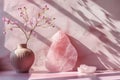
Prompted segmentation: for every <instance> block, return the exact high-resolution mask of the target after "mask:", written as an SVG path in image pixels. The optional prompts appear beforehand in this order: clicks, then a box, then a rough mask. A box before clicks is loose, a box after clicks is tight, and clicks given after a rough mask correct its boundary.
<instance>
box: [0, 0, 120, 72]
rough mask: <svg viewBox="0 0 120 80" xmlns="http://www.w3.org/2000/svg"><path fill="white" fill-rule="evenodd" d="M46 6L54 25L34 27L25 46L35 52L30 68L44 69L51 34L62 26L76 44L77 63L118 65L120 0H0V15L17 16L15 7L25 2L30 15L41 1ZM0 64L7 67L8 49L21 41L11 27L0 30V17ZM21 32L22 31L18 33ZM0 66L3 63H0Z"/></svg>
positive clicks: (119, 64) (119, 54)
mask: <svg viewBox="0 0 120 80" xmlns="http://www.w3.org/2000/svg"><path fill="white" fill-rule="evenodd" d="M46 4H47V5H48V7H49V8H50V10H49V12H48V15H49V16H53V17H56V20H55V25H56V27H55V28H52V27H48V28H40V29H36V31H35V34H36V36H33V37H32V38H31V40H30V42H29V48H30V49H32V50H33V51H34V53H35V57H36V59H35V62H34V64H33V66H32V68H31V70H34V71H46V68H45V66H44V61H45V56H46V54H47V52H48V49H49V47H50V44H51V37H52V36H53V35H54V34H55V33H56V32H57V31H58V30H63V31H65V32H66V33H67V34H68V35H69V38H70V40H71V42H72V44H73V45H74V47H75V48H76V50H77V52H78V54H79V58H78V62H77V65H76V67H77V66H79V65H80V64H87V65H93V66H96V67H97V68H98V69H119V66H120V58H119V57H120V53H119V52H120V40H119V39H120V27H119V25H120V16H119V14H120V9H119V4H120V0H0V8H1V9H0V18H2V17H3V16H7V17H9V18H11V19H13V20H17V21H19V22H20V23H21V25H22V20H21V18H20V17H19V16H18V14H17V13H18V11H17V8H18V7H22V6H26V7H27V8H28V10H29V15H31V16H34V15H35V14H36V13H37V11H39V8H40V7H41V6H44V5H46ZM0 24H1V25H0V28H1V29H0V67H1V70H4V69H8V68H11V65H10V63H9V55H10V54H11V53H10V52H11V51H13V50H14V49H15V48H16V45H17V44H19V43H23V42H24V40H25V38H24V36H23V33H22V32H21V31H20V30H18V29H15V30H13V32H11V31H8V32H7V34H6V35H4V34H3V33H2V32H3V30H4V27H5V26H6V27H7V26H8V25H5V24H4V23H3V22H2V20H0ZM21 34H22V35H21ZM2 66H3V67H2Z"/></svg>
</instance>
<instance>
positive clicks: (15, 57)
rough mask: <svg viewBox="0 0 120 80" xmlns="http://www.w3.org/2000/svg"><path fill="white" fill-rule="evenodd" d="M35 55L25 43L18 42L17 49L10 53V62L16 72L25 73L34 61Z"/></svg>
mask: <svg viewBox="0 0 120 80" xmlns="http://www.w3.org/2000/svg"><path fill="white" fill-rule="evenodd" d="M34 59H35V56H34V53H33V51H32V50H30V49H28V48H27V46H26V44H19V45H18V46H17V49H16V50H15V51H14V52H13V53H12V54H11V56H10V60H11V64H12V65H13V67H14V68H15V70H16V71H17V72H20V73H27V72H29V69H30V68H31V66H32V64H33V62H34Z"/></svg>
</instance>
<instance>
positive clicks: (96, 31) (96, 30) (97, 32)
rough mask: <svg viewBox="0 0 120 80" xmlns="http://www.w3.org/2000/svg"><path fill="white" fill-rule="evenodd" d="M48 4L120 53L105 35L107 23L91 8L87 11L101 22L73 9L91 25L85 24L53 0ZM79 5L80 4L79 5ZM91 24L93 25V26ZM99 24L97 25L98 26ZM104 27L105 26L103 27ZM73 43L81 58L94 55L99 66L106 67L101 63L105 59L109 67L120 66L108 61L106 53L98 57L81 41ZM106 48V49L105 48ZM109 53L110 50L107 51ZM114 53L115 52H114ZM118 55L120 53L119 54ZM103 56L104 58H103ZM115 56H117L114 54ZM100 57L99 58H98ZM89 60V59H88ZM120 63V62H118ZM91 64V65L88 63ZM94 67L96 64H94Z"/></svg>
mask: <svg viewBox="0 0 120 80" xmlns="http://www.w3.org/2000/svg"><path fill="white" fill-rule="evenodd" d="M45 1H46V2H47V3H48V4H50V5H51V6H53V7H54V8H55V9H57V10H58V11H60V12H61V13H62V14H64V15H65V16H67V17H69V18H70V19H71V20H72V21H74V22H75V23H77V24H78V25H80V26H83V28H84V29H86V30H87V31H88V32H90V33H91V34H93V35H94V36H96V37H97V38H98V39H99V40H100V41H101V42H103V43H104V44H105V45H108V46H109V47H111V48H113V49H115V50H116V51H117V52H120V47H119V46H118V45H117V44H115V43H114V42H113V41H111V40H110V39H109V38H108V37H107V35H106V34H105V33H103V32H102V31H101V30H102V29H104V26H105V27H108V28H109V26H107V25H106V23H104V22H103V21H102V20H101V19H99V18H98V17H97V15H95V14H94V13H92V11H91V9H90V8H89V7H86V6H85V7H86V10H88V11H89V12H90V13H91V14H92V15H93V16H94V17H96V19H98V20H99V22H97V21H94V20H90V19H88V18H87V17H86V16H85V15H84V14H83V13H82V12H81V11H80V10H76V9H73V8H72V9H73V10H74V11H76V12H77V13H78V14H79V16H81V17H82V18H83V19H84V20H85V21H87V22H88V23H89V24H90V25H88V24H87V23H84V22H82V21H81V20H80V19H79V18H77V17H76V16H74V15H72V14H71V13H70V12H68V11H67V10H66V9H64V8H63V7H61V6H60V5H59V4H57V3H56V2H55V1H53V0H45ZM78 4H79V3H78ZM91 22H92V23H93V24H91ZM96 23H97V24H96ZM103 25H104V26H103ZM71 41H72V43H73V44H74V45H75V47H76V49H77V51H78V54H79V56H80V55H81V54H85V55H89V54H90V55H91V54H94V59H95V60H96V62H97V61H98V62H97V64H102V67H105V66H104V65H103V63H104V61H102V62H101V61H100V59H99V58H102V56H103V57H107V58H106V59H105V58H104V59H105V60H106V63H107V62H108V63H109V64H107V65H108V66H113V65H114V66H120V65H118V64H113V62H111V61H109V60H108V56H106V55H104V54H105V53H104V52H102V53H97V54H100V55H97V54H96V53H94V52H92V51H91V50H89V49H88V48H87V47H85V45H83V44H82V43H81V42H80V41H78V40H76V39H74V38H73V39H72V40H71ZM105 48H106V47H105ZM107 50H108V51H109V49H107ZM109 52H110V53H111V51H109ZM112 53H113V52H112ZM117 54H118V53H117ZM101 55H102V56H101ZM113 55H115V54H114V53H113ZM98 56H99V58H98ZM81 58H82V59H83V58H85V57H79V59H81ZM79 59H78V65H77V66H79V65H80V64H81V62H80V61H81V60H80V61H79ZM86 59H87V58H86ZM118 62H119V61H118ZM87 64H89V63H87ZM93 65H94V63H93Z"/></svg>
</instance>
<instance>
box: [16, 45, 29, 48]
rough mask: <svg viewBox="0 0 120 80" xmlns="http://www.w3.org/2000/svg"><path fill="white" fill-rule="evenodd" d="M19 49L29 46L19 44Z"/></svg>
mask: <svg viewBox="0 0 120 80" xmlns="http://www.w3.org/2000/svg"><path fill="white" fill-rule="evenodd" d="M17 48H27V44H18V46H17Z"/></svg>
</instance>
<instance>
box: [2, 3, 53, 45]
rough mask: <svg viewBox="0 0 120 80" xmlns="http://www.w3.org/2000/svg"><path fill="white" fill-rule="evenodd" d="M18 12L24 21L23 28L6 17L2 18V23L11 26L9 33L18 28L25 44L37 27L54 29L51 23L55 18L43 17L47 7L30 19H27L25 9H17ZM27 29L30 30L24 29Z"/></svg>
mask: <svg viewBox="0 0 120 80" xmlns="http://www.w3.org/2000/svg"><path fill="white" fill-rule="evenodd" d="M18 10H19V12H20V13H19V16H20V17H21V18H22V19H23V20H24V26H21V25H19V23H18V22H16V21H13V20H11V19H8V18H6V17H3V21H4V22H5V23H7V24H10V25H12V27H11V28H10V29H9V30H11V31H12V30H13V28H19V29H20V30H21V31H22V32H23V33H24V35H25V37H26V44H27V43H28V41H29V40H30V38H31V35H32V33H33V32H34V30H35V29H36V28H37V27H42V26H45V25H46V26H53V27H54V24H53V21H54V20H55V18H50V17H47V16H45V15H44V14H45V12H46V11H48V10H49V8H48V7H47V5H45V6H44V7H43V8H41V10H40V12H39V13H38V14H37V16H36V17H32V18H31V17H29V15H28V12H27V8H26V7H22V8H18ZM28 27H29V28H30V30H26V28H28ZM5 33H6V31H5Z"/></svg>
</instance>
